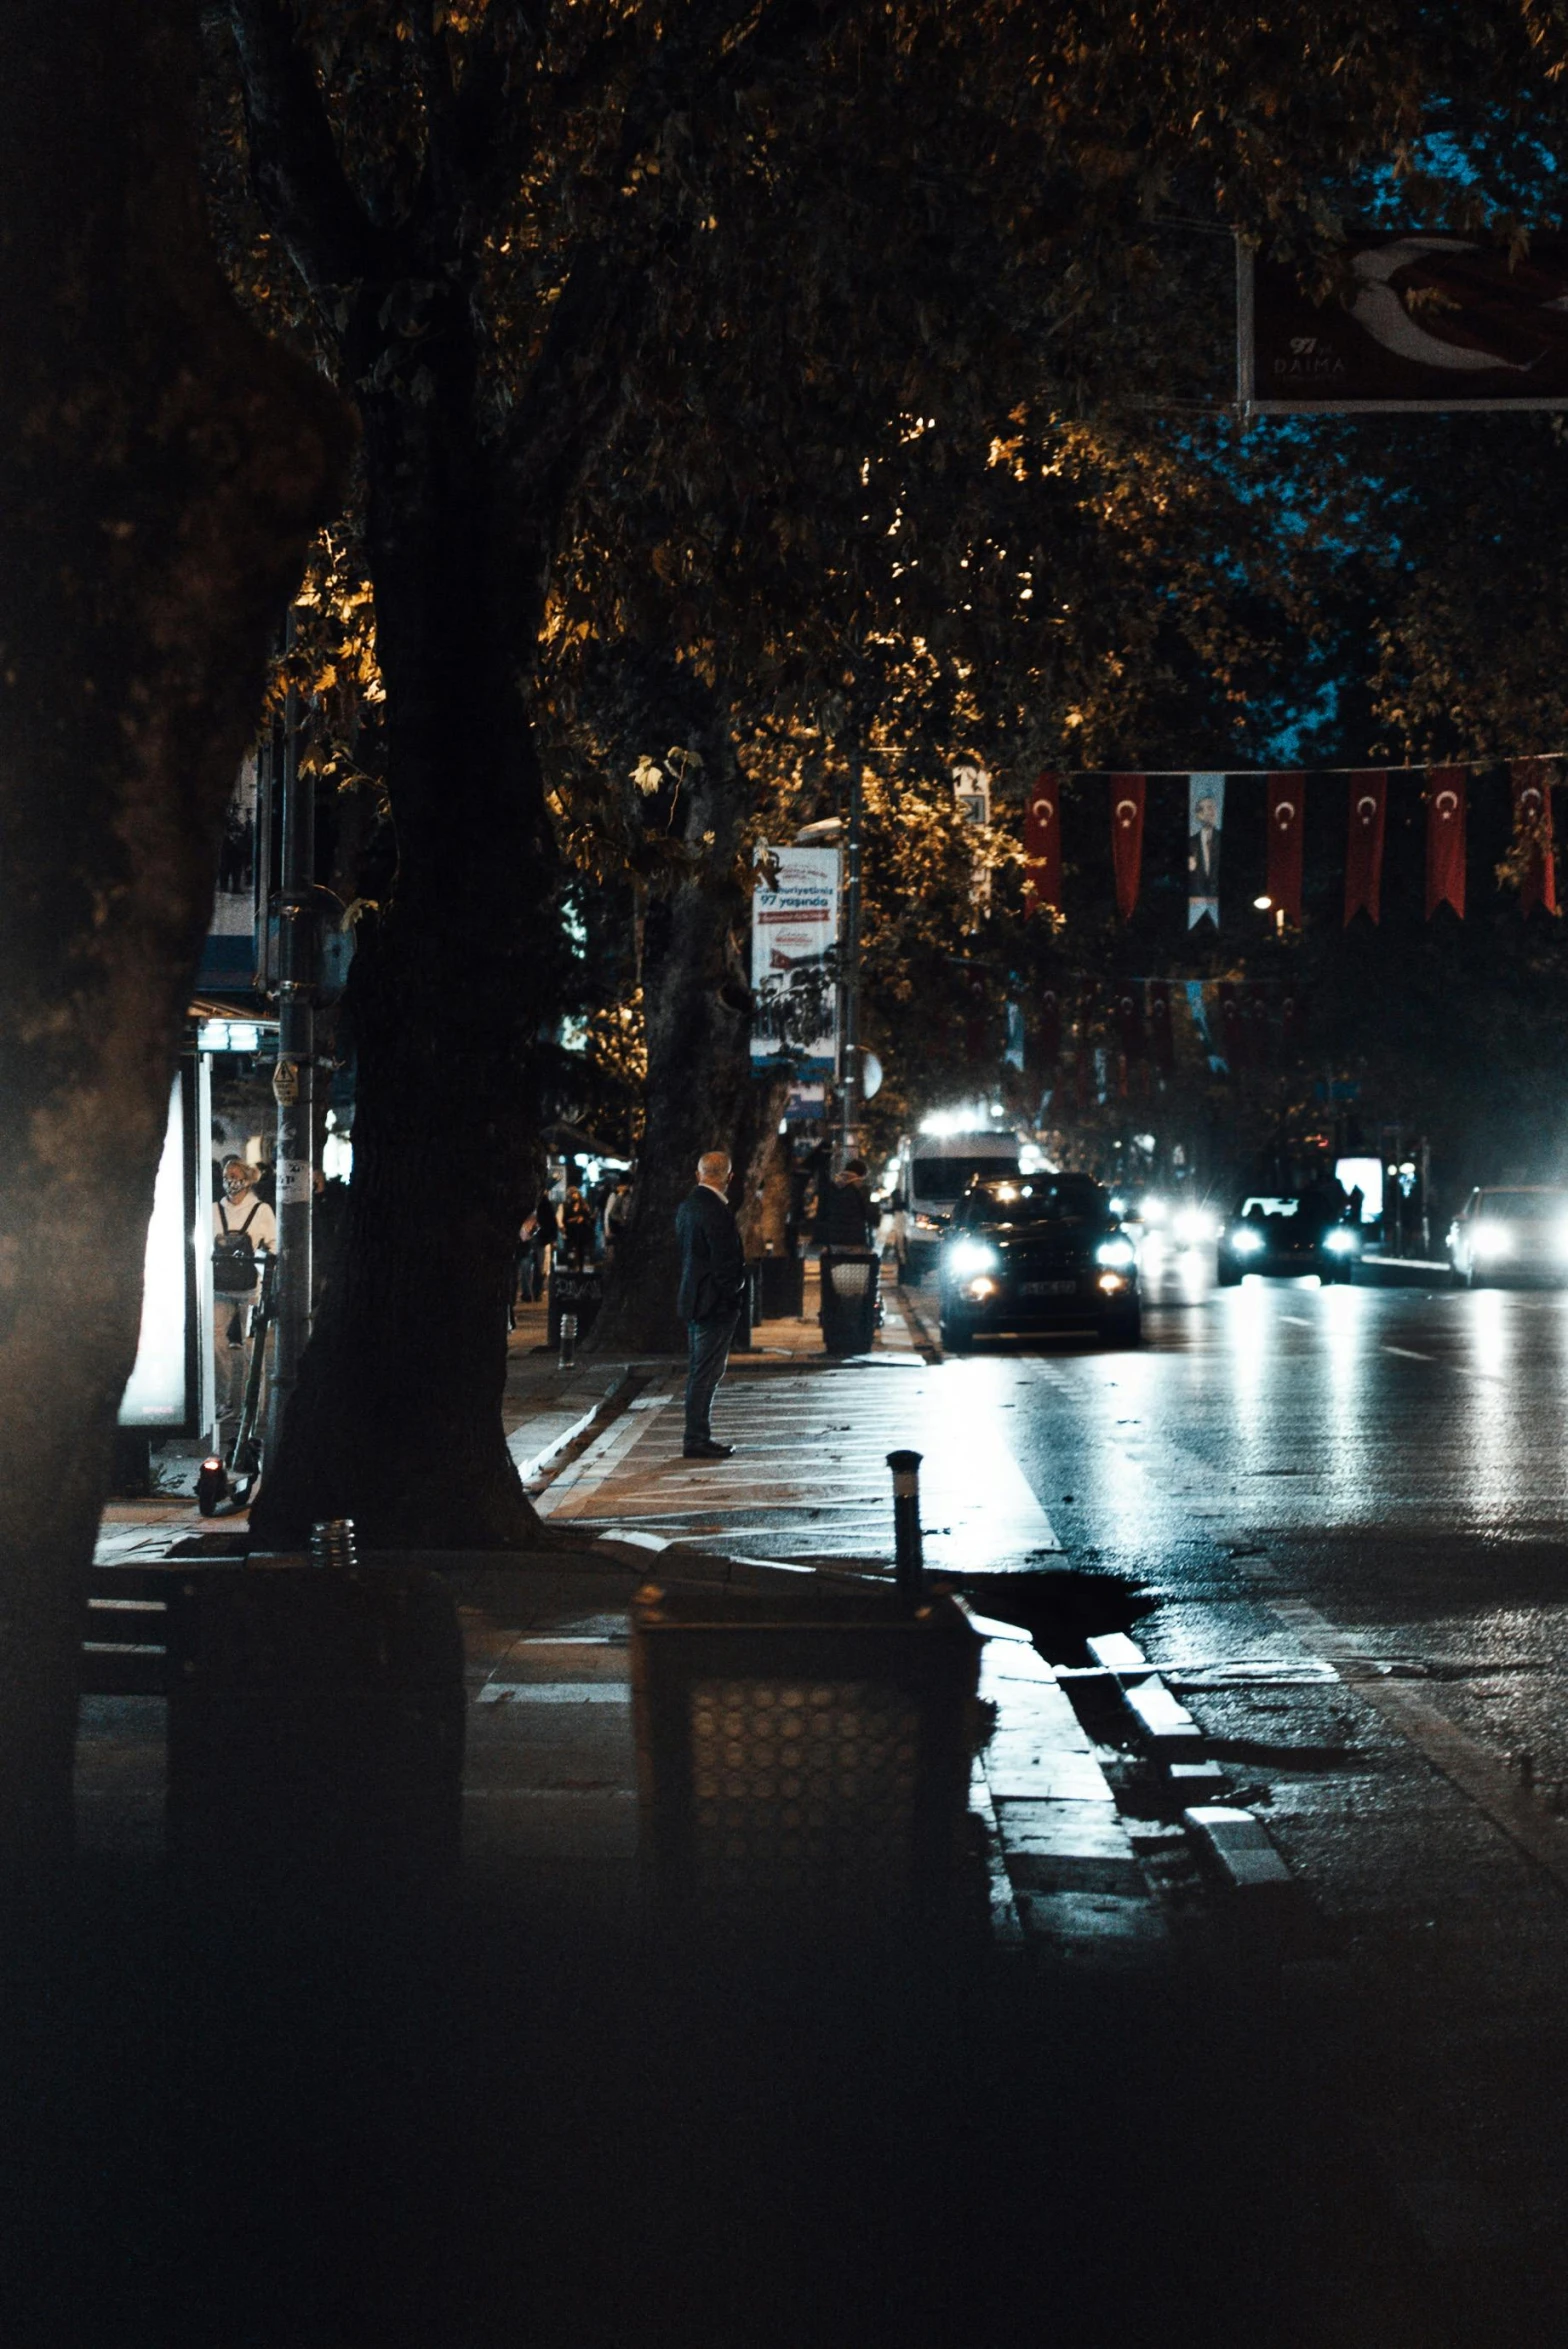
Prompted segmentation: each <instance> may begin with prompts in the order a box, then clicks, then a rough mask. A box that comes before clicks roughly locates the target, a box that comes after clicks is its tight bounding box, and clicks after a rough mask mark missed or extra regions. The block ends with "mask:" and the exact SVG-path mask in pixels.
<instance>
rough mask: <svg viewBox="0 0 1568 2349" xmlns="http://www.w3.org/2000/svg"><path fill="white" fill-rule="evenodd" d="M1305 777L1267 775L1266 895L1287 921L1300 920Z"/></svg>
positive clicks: (1305, 804) (1305, 800) (1304, 834)
mask: <svg viewBox="0 0 1568 2349" xmlns="http://www.w3.org/2000/svg"><path fill="white" fill-rule="evenodd" d="M1306 786H1307V778H1306V776H1305V775H1271V776H1270V777H1269V779H1268V787H1269V880H1268V889H1269V895H1270V897H1272V898H1273V900H1274V903H1275V904H1276V905H1282V906H1283V907H1284V909H1285V912H1286V914H1287V915H1288V916H1289V918H1290V919H1291V921H1293V922H1299V921H1300V920H1301V845H1302V841H1303V839H1304V838H1305V836H1306V814H1307V791H1306Z"/></svg>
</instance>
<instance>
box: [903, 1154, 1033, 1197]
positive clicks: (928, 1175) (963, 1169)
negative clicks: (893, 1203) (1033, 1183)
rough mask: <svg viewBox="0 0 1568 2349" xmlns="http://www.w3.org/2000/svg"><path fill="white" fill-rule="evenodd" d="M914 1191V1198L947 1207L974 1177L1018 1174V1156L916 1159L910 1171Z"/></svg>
mask: <svg viewBox="0 0 1568 2349" xmlns="http://www.w3.org/2000/svg"><path fill="white" fill-rule="evenodd" d="M910 1171H911V1174H912V1176H913V1192H914V1196H915V1198H917V1199H931V1200H935V1201H936V1202H937V1203H938V1204H939V1205H942V1206H950V1205H951V1204H952V1202H953V1201H954V1200H955V1199H961V1198H962V1197H963V1195H964V1193H965V1192H966V1191H967V1190H968V1188H969V1185H970V1181H971V1179H972V1178H973V1177H974V1176H975V1175H980V1176H982V1177H984V1176H993V1177H995V1176H1005V1175H1015V1174H1016V1173H1017V1172H1018V1153H1017V1151H1016V1150H1015V1151H1013V1153H1012V1154H1011V1156H1009V1157H1002V1156H1000V1155H998V1154H996V1153H994V1152H993V1153H991V1154H990V1155H986V1154H984V1153H982V1154H980V1155H979V1156H977V1157H974V1158H917V1159H916V1160H915V1162H914V1165H913V1167H912V1168H911V1170H910Z"/></svg>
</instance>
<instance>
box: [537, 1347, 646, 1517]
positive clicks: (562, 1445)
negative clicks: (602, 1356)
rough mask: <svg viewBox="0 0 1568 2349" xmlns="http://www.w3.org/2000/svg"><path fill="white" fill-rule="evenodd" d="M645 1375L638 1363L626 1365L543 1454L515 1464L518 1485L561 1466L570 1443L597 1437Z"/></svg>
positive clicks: (620, 1409) (621, 1408)
mask: <svg viewBox="0 0 1568 2349" xmlns="http://www.w3.org/2000/svg"><path fill="white" fill-rule="evenodd" d="M646 1375H647V1374H646V1372H645V1370H644V1368H643V1366H642V1365H641V1364H640V1363H636V1362H629V1363H628V1364H627V1366H626V1368H625V1369H624V1370H623V1371H622V1372H621V1374H620V1376H619V1377H618V1378H617V1379H616V1381H615V1383H614V1385H613V1386H611V1387H609V1388H607V1389H606V1391H605V1392H604V1393H603V1394H602V1395H601V1396H600V1397H599V1400H598V1402H597V1403H591V1404H590V1405H589V1407H588V1409H587V1410H586V1411H584V1412H583V1413H582V1415H581V1416H580V1417H579V1418H577V1419H574V1420H573V1421H572V1424H571V1426H570V1427H567V1428H563V1429H562V1431H561V1433H560V1434H559V1435H558V1436H555V1437H553V1438H552V1440H551V1441H550V1442H549V1443H548V1444H546V1445H545V1447H544V1449H543V1451H540V1452H535V1453H534V1454H533V1456H532V1457H531V1458H530V1459H527V1460H518V1461H517V1462H516V1468H517V1474H518V1478H519V1480H520V1482H521V1483H522V1484H524V1485H525V1486H526V1485H531V1484H534V1483H536V1482H537V1481H538V1480H539V1479H540V1478H541V1477H544V1476H545V1474H546V1472H547V1471H548V1470H549V1469H551V1468H559V1467H560V1466H562V1465H563V1455H564V1454H565V1453H566V1452H568V1451H569V1450H570V1449H571V1447H572V1445H573V1444H577V1443H581V1441H582V1439H583V1438H584V1436H587V1435H596V1434H597V1433H598V1431H599V1429H600V1428H601V1427H607V1426H608V1425H609V1423H610V1421H611V1420H612V1419H616V1418H619V1416H620V1413H621V1411H622V1410H623V1409H624V1407H625V1405H626V1403H627V1402H628V1401H629V1400H630V1398H631V1396H632V1393H633V1392H634V1390H635V1388H636V1387H637V1386H638V1385H639V1384H640V1383H641V1382H642V1380H643V1379H644V1378H645V1377H646ZM519 1432H520V1431H519Z"/></svg>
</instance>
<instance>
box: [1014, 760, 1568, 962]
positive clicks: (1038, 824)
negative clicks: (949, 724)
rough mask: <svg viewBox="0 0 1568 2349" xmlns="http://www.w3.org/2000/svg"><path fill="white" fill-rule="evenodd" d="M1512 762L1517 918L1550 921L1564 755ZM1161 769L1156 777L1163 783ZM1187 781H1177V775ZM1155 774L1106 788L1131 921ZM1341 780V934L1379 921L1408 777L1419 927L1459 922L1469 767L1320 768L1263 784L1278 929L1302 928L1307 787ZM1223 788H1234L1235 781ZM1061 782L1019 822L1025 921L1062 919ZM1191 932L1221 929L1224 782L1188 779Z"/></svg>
mask: <svg viewBox="0 0 1568 2349" xmlns="http://www.w3.org/2000/svg"><path fill="white" fill-rule="evenodd" d="M1564 755H1568V754H1564V753H1561V752H1553V753H1550V754H1548V755H1547V756H1545V757H1534V758H1524V759H1514V760H1513V761H1511V762H1510V765H1509V776H1510V781H1511V788H1512V799H1513V836H1514V849H1515V853H1516V856H1517V858H1518V860H1519V863H1518V869H1519V900H1520V909H1521V911H1522V912H1524V913H1527V914H1528V913H1530V912H1531V911H1532V910H1533V909H1534V908H1535V907H1537V906H1540V907H1542V908H1544V910H1545V911H1546V912H1547V913H1550V914H1555V913H1556V912H1557V910H1558V908H1557V874H1556V862H1555V858H1554V854H1553V839H1552V784H1553V782H1554V780H1556V776H1555V773H1554V768H1555V766H1556V764H1557V762H1558V761H1559V760H1560V759H1561V758H1562V757H1563V756H1564ZM1168 771H1169V770H1161V772H1168ZM1183 771H1184V772H1185V770H1183ZM1152 772H1153V771H1152V770H1146V771H1145V772H1144V773H1142V774H1136V775H1134V774H1112V775H1108V776H1106V778H1105V781H1106V785H1107V793H1108V809H1107V812H1108V814H1109V818H1110V832H1111V869H1112V873H1113V876H1114V879H1115V884H1116V910H1117V912H1118V914H1119V915H1120V917H1121V919H1122V920H1123V921H1127V920H1129V919H1130V918H1131V916H1132V913H1133V910H1134V908H1135V907H1136V905H1137V903H1138V895H1139V891H1140V888H1141V886H1142V879H1143V830H1144V814H1145V809H1146V805H1147V799H1148V785H1149V781H1150V779H1151V773H1152ZM1326 775H1344V776H1345V777H1346V779H1347V784H1348V788H1347V793H1346V826H1347V830H1346V841H1345V925H1346V927H1347V928H1348V927H1349V925H1350V924H1351V922H1353V921H1354V920H1355V918H1356V916H1357V914H1362V913H1364V914H1366V915H1367V916H1368V917H1369V919H1370V920H1372V921H1374V922H1376V921H1377V920H1378V919H1379V918H1380V914H1381V904H1382V885H1383V845H1384V837H1385V833H1386V830H1387V824H1388V807H1389V783H1390V781H1391V779H1394V778H1396V777H1397V778H1400V779H1404V778H1406V777H1409V778H1412V779H1414V780H1416V781H1417V782H1419V783H1420V786H1421V791H1422V797H1423V800H1424V803H1425V807H1426V918H1427V920H1428V921H1430V920H1431V919H1432V916H1433V915H1434V914H1435V913H1436V912H1437V910H1438V908H1439V906H1443V905H1446V906H1448V907H1450V908H1451V909H1452V911H1453V912H1454V913H1455V914H1457V915H1458V917H1459V919H1460V920H1461V921H1463V919H1464V913H1465V844H1466V832H1467V827H1468V823H1469V801H1470V776H1471V769H1470V768H1469V767H1402V768H1386V767H1384V768H1342V767H1330V768H1318V769H1314V770H1312V772H1311V773H1310V774H1309V773H1308V772H1307V771H1306V770H1305V769H1296V770H1294V771H1292V772H1288V773H1280V774H1265V775H1264V776H1263V777H1262V781H1263V786H1264V792H1265V798H1266V813H1267V838H1268V870H1267V880H1266V888H1267V893H1268V896H1269V898H1270V900H1271V902H1272V904H1273V905H1274V906H1276V907H1278V908H1279V909H1280V910H1281V911H1282V912H1283V913H1284V915H1285V917H1286V919H1287V920H1289V921H1292V922H1299V921H1300V919H1301V888H1302V868H1303V861H1304V852H1305V842H1306V802H1307V788H1308V785H1309V783H1311V782H1312V781H1313V780H1314V778H1319V779H1320V778H1322V777H1324V776H1326ZM1228 779H1229V780H1230V781H1231V782H1232V783H1235V782H1237V781H1239V780H1241V779H1242V778H1241V777H1240V776H1239V775H1238V774H1237V773H1236V772H1235V771H1234V770H1232V771H1231V772H1230V774H1229V777H1228ZM1067 780H1069V778H1068V777H1067V776H1066V775H1064V774H1056V773H1048V774H1044V775H1041V776H1040V777H1039V778H1038V779H1037V781H1036V782H1035V784H1034V787H1033V789H1032V791H1031V792H1030V795H1029V799H1028V802H1027V804H1026V807H1025V811H1024V840H1023V848H1024V883H1023V895H1024V910H1025V912H1026V913H1038V912H1045V911H1048V910H1050V911H1060V910H1061V904H1062V844H1061V790H1062V785H1063V783H1064V782H1066V781H1067ZM1186 781H1187V875H1186V878H1187V927H1188V929H1189V930H1194V929H1196V928H1197V927H1198V925H1199V924H1200V923H1202V922H1210V923H1212V924H1213V925H1214V927H1215V928H1216V929H1217V928H1218V927H1219V920H1220V856H1221V849H1222V847H1223V843H1224V831H1225V786H1226V781H1227V776H1226V775H1223V774H1218V773H1194V772H1187V773H1186Z"/></svg>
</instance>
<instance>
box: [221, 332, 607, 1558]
mask: <svg viewBox="0 0 1568 2349" xmlns="http://www.w3.org/2000/svg"><path fill="white" fill-rule="evenodd" d="M415 355H416V356H417V360H418V364H419V367H420V369H421V371H422V376H423V389H422V391H421V394H420V396H418V397H413V396H409V395H408V394H407V392H406V388H405V387H404V386H403V385H402V384H401V383H399V382H397V381H395V380H394V381H392V382H390V383H384V384H383V385H382V387H381V388H380V389H377V390H373V391H366V390H363V389H362V392H361V410H362V414H363V417H364V424H365V453H366V471H367V477H368V485H369V511H368V546H369V553H370V561H371V571H372V576H373V578H374V581H375V590H376V628H377V647H378V653H379V658H380V663H381V669H382V675H383V678H384V680H385V683H386V689H387V710H388V729H387V743H388V785H389V794H390V799H391V804H392V811H393V820H394V823H395V825H396V831H397V841H398V870H397V877H396V882H395V885H394V888H393V892H392V896H391V901H390V903H389V904H388V905H387V906H385V907H384V908H383V909H382V910H381V911H380V913H379V915H378V916H376V917H373V918H372V919H370V920H368V921H367V923H366V924H365V926H364V928H363V929H362V932H361V944H360V949H359V952H358V954H357V955H356V958H355V964H354V972H353V977H352V980H351V984H350V990H349V996H348V1003H347V1010H348V1014H349V1017H350V1019H351V1022H352V1027H353V1033H354V1038H355V1043H356V1047H357V1051H358V1060H359V1066H358V1084H357V1102H358V1106H357V1108H356V1113H355V1124H354V1176H353V1181H352V1182H351V1184H350V1186H349V1197H348V1202H347V1208H346V1216H345V1227H344V1232H343V1239H342V1245H341V1247H340V1249H339V1253H338V1266H339V1269H338V1273H337V1275H336V1277H335V1278H334V1281H333V1283H332V1286H331V1288H330V1289H329V1291H328V1292H327V1295H326V1297H325V1298H324V1300H323V1303H322V1308H321V1312H320V1315H319V1317H318V1319H317V1323H316V1326H315V1328H314V1330H313V1331H312V1334H311V1340H310V1344H309V1346H308V1348H307V1349H306V1352H305V1355H304V1358H303V1361H302V1363H301V1367H300V1377H299V1383H298V1386H297V1387H296V1390H295V1394H294V1397H293V1399H292V1401H291V1403H290V1407H289V1413H288V1418H287V1421H286V1424H285V1426H284V1429H283V1434H282V1441H281V1444H280V1446H279V1451H278V1457H277V1459H276V1461H275V1462H273V1463H271V1464H270V1465H269V1467H268V1470H267V1473H266V1477H265V1480H264V1483H263V1487H262V1490H261V1492H260V1494H259V1495H258V1497H257V1502H256V1505H255V1507H254V1509H253V1511H252V1516H251V1522H252V1528H253V1531H254V1533H255V1535H256V1538H257V1539H258V1541H261V1542H263V1543H266V1544H276V1545H278V1546H290V1547H292V1546H296V1545H297V1544H299V1543H300V1542H302V1541H303V1540H304V1539H305V1538H306V1536H307V1535H308V1532H309V1528H310V1525H311V1524H312V1522H313V1521H314V1520H316V1519H318V1518H322V1517H337V1516H346V1517H352V1518H353V1519H354V1521H355V1524H356V1527H357V1529H358V1533H359V1537H360V1539H361V1541H362V1542H363V1543H365V1544H367V1545H369V1546H372V1547H380V1548H410V1547H420V1548H423V1547H435V1548H441V1549H469V1548H482V1549H507V1548H516V1547H520V1546H523V1545H525V1544H527V1543H528V1542H530V1541H532V1540H535V1539H537V1538H538V1535H539V1524H538V1520H537V1518H536V1517H535V1515H534V1512H533V1509H532V1507H531V1506H530V1504H529V1502H528V1500H527V1497H526V1496H525V1494H524V1492H523V1489H522V1486H521V1485H520V1483H519V1482H518V1478H517V1472H516V1469H515V1467H514V1465H513V1463H512V1459H511V1456H510V1454H509V1453H508V1451H507V1448H506V1440H505V1436H504V1432H503V1428H502V1419H501V1401H502V1394H503V1390H504V1386H505V1378H506V1304H507V1283H508V1281H509V1279H510V1277H511V1269H512V1264H513V1260H514V1253H515V1249H516V1244H517V1233H518V1227H519V1225H520V1224H521V1222H522V1219H523V1216H524V1213H525V1212H526V1208H527V1205H528V1204H529V1201H530V1197H531V1190H532V1185H533V1181H534V1177H535V1165H534V1158H533V1145H534V1142H535V1140H536V1135H537V1127H538V1122H539V1102H540V1098H541V1093H542V1090H543V1084H544V1071H545V1066H546V1059H547V1056H548V1054H549V1053H550V1051H551V1049H552V1044H553V1030H554V1022H553V1018H552V1016H551V1015H552V1007H553V1006H554V1005H555V1004H556V1003H557V1002H558V1001H559V1000H560V995H561V986H562V977H563V972H562V958H563V951H564V950H563V947H562V943H561V929H560V922H559V918H558V914H557V912H556V909H555V906H554V902H553V901H554V898H555V894H556V890H557V886H558V878H559V873H558V860H557V857H556V852H555V847H554V841H553V834H552V831H551V826H550V821H549V815H548V810H547V809H546V806H545V801H544V792H543V784H542V780H541V776H540V773H539V767H538V761H537V758H536V756H535V752H534V747H533V740H532V734H531V730H530V723H529V716H530V712H529V693H530V690H531V684H532V647H533V645H534V644H535V643H536V642H537V637H538V627H539V612H540V606H541V603H542V595H543V578H544V571H545V557H544V553H543V551H542V549H541V548H539V547H537V546H536V547H535V548H533V549H532V550H531V549H530V546H529V544H528V543H527V541H526V540H525V539H523V538H521V537H520V535H519V534H518V533H517V532H516V531H515V529H513V530H512V531H510V532H509V531H508V530H507V528H506V526H505V524H504V523H503V522H502V521H501V520H500V519H499V517H500V516H501V515H502V514H504V512H505V510H506V502H505V499H504V496H503V494H502V491H501V487H500V485H499V484H498V481H497V479H496V477H495V467H494V461H493V458H492V456H491V453H490V451H489V449H488V448H487V446H486V445H485V443H484V442H483V441H482V440H481V439H480V437H479V435H478V432H477V430H476V427H475V422H474V418H475V414H476V410H477V406H478V402H477V399H476V396H475V392H474V387H473V382H472V373H471V363H470V357H469V344H468V339H467V333H466V329H465V326H464V323H463V321H462V319H461V317H460V316H458V315H457V314H456V312H455V309H454V313H453V315H452V316H451V317H450V318H449V319H448V320H447V322H446V326H445V329H444V330H443V328H442V327H441V325H439V324H432V325H431V326H430V328H429V330H428V331H427V332H426V333H425V335H424V336H423V338H422V339H421V341H420V343H419V344H418V346H417V351H416V353H415Z"/></svg>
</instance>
